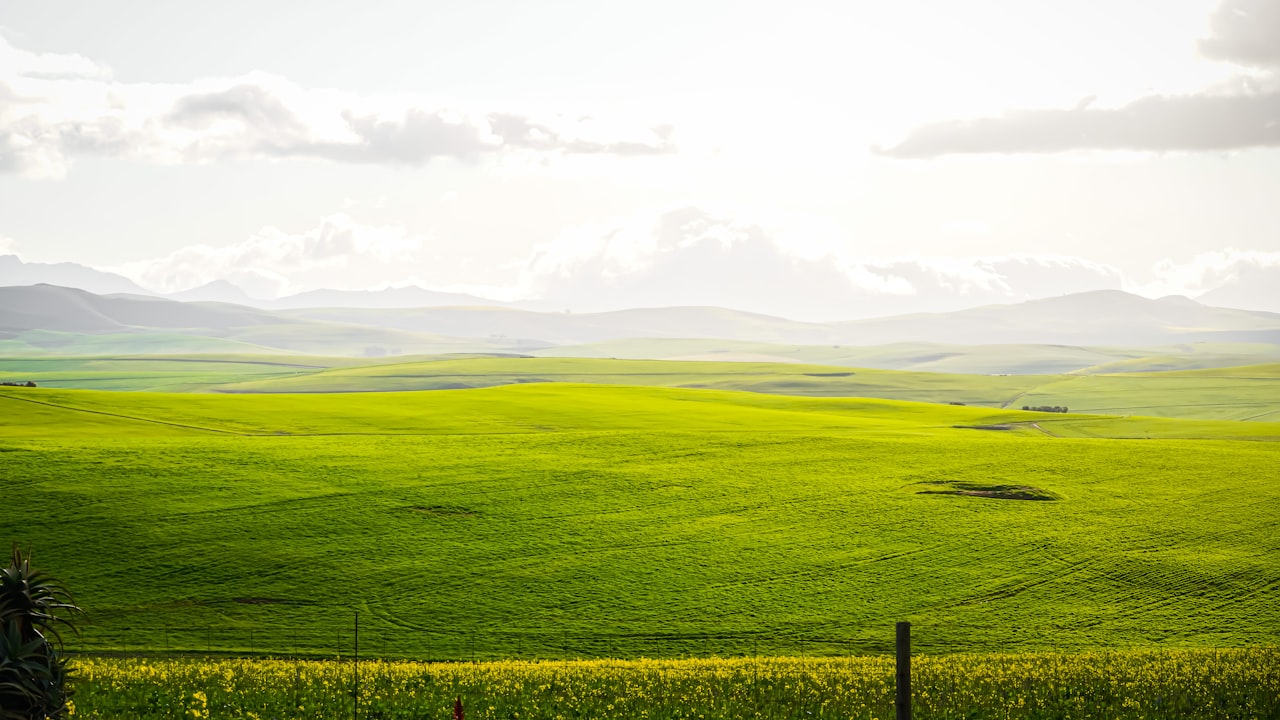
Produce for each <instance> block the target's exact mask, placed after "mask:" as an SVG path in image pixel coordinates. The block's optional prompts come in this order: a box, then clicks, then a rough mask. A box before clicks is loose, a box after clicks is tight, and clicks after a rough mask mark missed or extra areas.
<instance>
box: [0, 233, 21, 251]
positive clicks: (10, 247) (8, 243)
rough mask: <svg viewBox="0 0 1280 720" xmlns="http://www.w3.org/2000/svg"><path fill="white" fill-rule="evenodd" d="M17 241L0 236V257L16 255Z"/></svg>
mask: <svg viewBox="0 0 1280 720" xmlns="http://www.w3.org/2000/svg"><path fill="white" fill-rule="evenodd" d="M17 254H18V241H17V240H14V239H13V238H11V237H5V236H4V235H0V255H17Z"/></svg>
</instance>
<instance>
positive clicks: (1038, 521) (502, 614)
mask: <svg viewBox="0 0 1280 720" xmlns="http://www.w3.org/2000/svg"><path fill="white" fill-rule="evenodd" d="M0 407H2V408H3V409H2V410H0V453H2V456H3V464H0V472H3V477H4V483H5V490H6V510H7V511H6V513H4V514H3V515H2V516H0V536H3V537H4V538H5V539H6V540H12V541H14V542H19V543H21V544H23V545H24V546H26V545H28V544H30V545H33V546H34V547H36V548H37V549H38V550H37V552H38V557H39V558H40V559H41V560H42V562H43V566H44V567H45V568H46V569H48V570H50V571H52V572H54V573H55V574H56V575H58V576H59V577H61V578H63V579H65V581H66V582H67V583H68V584H69V585H70V586H71V587H72V588H73V589H74V590H75V592H76V597H77V600H78V601H79V602H80V604H81V605H83V606H85V607H86V608H88V609H89V611H90V613H91V618H92V623H91V624H90V625H89V626H88V628H87V631H86V633H85V635H84V637H83V638H81V639H79V640H76V641H75V642H76V646H77V647H82V648H88V649H94V648H96V649H100V650H102V649H116V650H120V649H123V648H124V647H128V648H131V649H133V650H135V651H136V650H137V649H139V648H142V649H147V648H150V649H164V648H169V649H178V650H183V649H185V650H192V651H197V652H205V651H206V649H213V650H214V651H215V652H217V651H219V650H224V651H233V652H245V651H247V650H248V649H250V648H253V649H254V650H255V651H256V652H260V653H261V652H266V653H271V652H273V651H275V652H291V651H295V650H296V651H300V652H304V653H311V654H316V655H323V654H332V652H333V648H334V647H339V646H340V643H341V640H340V639H339V638H338V637H337V636H336V633H337V632H338V630H337V628H345V627H347V626H348V624H349V620H350V618H351V614H352V612H354V611H359V612H360V618H361V633H362V643H364V644H365V647H366V648H367V649H368V651H369V652H372V653H375V654H376V653H377V652H378V650H376V648H379V647H381V649H382V650H381V651H382V652H389V653H392V654H408V655H413V656H417V657H423V656H427V657H433V658H469V657H493V656H512V655H522V656H525V657H544V658H545V657H561V654H562V653H566V652H572V653H573V654H575V655H586V656H596V657H599V656H606V657H607V656H615V657H616V656H619V655H621V656H647V657H654V656H671V655H682V654H688V653H691V652H692V653H698V654H710V653H714V654H721V655H723V654H737V653H742V652H757V653H764V654H774V653H800V654H813V653H818V654H829V653H835V654H845V653H848V652H851V651H863V652H865V651H877V650H881V649H883V648H884V646H885V642H886V641H885V636H886V632H887V630H888V629H890V628H892V624H893V622H894V621H896V620H902V619H907V620H910V621H911V622H912V623H913V626H914V629H913V635H914V643H915V645H916V646H917V647H918V648H919V649H920V651H922V652H930V653H937V652H959V651H1000V652H1010V651H1026V650H1045V649H1052V650H1056V651H1061V650H1075V649H1084V648H1101V647H1127V646H1174V647H1188V646H1190V647H1224V646H1240V645H1254V644H1264V645H1265V644H1275V643H1276V642H1277V641H1280V636H1277V631H1276V628H1280V615H1277V612H1278V610H1277V606H1276V604H1275V603H1274V602H1272V601H1271V598H1272V595H1273V594H1274V593H1273V591H1274V588H1275V578H1276V577H1277V574H1278V573H1280V564H1278V563H1280V556H1278V555H1277V551H1276V548H1275V542H1274V540H1275V538H1274V520H1273V519H1274V517H1275V516H1276V513H1277V512H1280V494H1278V493H1280V491H1278V490H1277V486H1276V484H1275V483H1274V481H1273V480H1274V477H1273V475H1274V474H1273V473H1272V472H1271V468H1274V467H1276V466H1277V464H1280V443H1277V442H1274V440H1275V439H1276V438H1277V437H1280V424H1276V423H1238V422H1223V421H1219V422H1214V421H1186V420H1182V421H1179V420H1163V421H1154V420H1147V419H1139V418H1134V419H1130V420H1125V419H1117V418H1111V417H1100V416H1078V417H1073V416H1068V417H1050V416H1046V415H1045V414H1042V413H1024V412H1020V411H1013V410H998V409H990V408H972V407H948V406H938V405H923V404H915V403H903V402H896V401H885V400H858V399H840V398H796V397H783V396H771V395H762V394H754V393H734V392H717V391H707V390H701V391H694V390H682V389H673V388H641V387H626V386H613V387H609V386H599V385H574V384H536V385H529V384H525V385H514V386H506V387H496V388H488V389H481V390H459V391H442V392H432V393H361V394H355V395H351V394H321V395H213V394H196V395H192V394H185V395H168V394H157V393H105V392H92V391H71V390H44V389H34V390H32V389H26V388H2V389H0ZM1073 431H1074V433H1075V434H1076V435H1078V436H1080V437H1066V436H1067V435H1069V434H1072V432H1073ZM1088 435H1094V436H1098V437H1092V438H1091V437H1086V436H1088ZM1147 436H1150V437H1153V438H1159V437H1164V438H1168V439H1145V438H1146V437H1147ZM1124 437H1134V438H1144V439H1117V438H1124ZM1187 437H1208V438H1214V439H1212V440H1190V439H1176V438H1187ZM1242 437H1256V438H1259V439H1267V440H1271V441H1270V442H1250V441H1246V440H1241V439H1233V438H1242ZM1099 438H1101V439H1099ZM1019 498H1023V499H1019ZM102 548H110V551H111V554H112V556H113V557H116V558H121V559H122V560H121V561H118V562H116V561H113V562H104V561H103V556H102ZM126 559H127V561H126Z"/></svg>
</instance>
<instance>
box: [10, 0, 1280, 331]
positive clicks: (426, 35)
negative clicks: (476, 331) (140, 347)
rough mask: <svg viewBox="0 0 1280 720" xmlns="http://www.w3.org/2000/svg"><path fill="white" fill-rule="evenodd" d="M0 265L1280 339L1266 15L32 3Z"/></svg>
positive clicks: (909, 8)
mask: <svg viewBox="0 0 1280 720" xmlns="http://www.w3.org/2000/svg"><path fill="white" fill-rule="evenodd" d="M5 253H8V254H16V255H17V256H19V257H20V258H21V259H22V260H23V261H24V262H29V263H30V262H40V263H47V262H75V263H80V264H84V265H89V266H92V267H95V268H99V269H103V270H108V271H112V272H117V273H121V274H123V275H125V276H127V277H129V278H131V279H133V280H135V281H136V282H138V283H139V284H140V285H142V286H143V287H145V288H147V289H149V290H152V291H156V292H177V291H182V290H186V289H190V288H193V287H197V286H199V285H202V284H204V283H207V282H211V281H214V280H226V281H230V282H232V283H235V284H236V285H238V286H239V287H241V288H242V289H244V290H245V291H246V292H248V293H249V294H250V295H253V296H256V297H262V298H272V297H277V296H281V295H287V294H291V293H295V292H300V291H305V290H312V289H317V288H326V287H327V288H337V289H368V288H374V289H376V288H384V287H391V286H395V287H399V286H405V285H418V286H422V287H426V288H430V289H436V290H447V291H454V292H469V293H472V294H476V295H480V296H482V297H487V298H493V299H496V300H504V301H535V302H537V303H541V304H542V305H544V306H546V307H548V308H556V309H561V308H563V309H572V310H574V311H575V312H576V311H591V310H605V309H615V308H621V307H638V306H664V305H719V306H726V307H734V308H737V309H743V310H750V311H756V312H766V313H770V314H778V315H784V316H788V317H793V318H797V319H807V320H839V319H852V318H857V317H867V316H872V315H883V314H890V313H893V312H913V311H923V310H928V311H936V310H945V309H953V308H960V307H969V306H974V305H981V304H988V303H992V302H1017V301H1020V300H1025V299H1030V298H1035V297H1049V296H1055V295H1061V294H1064V293H1069V292H1078V291H1086V290H1094V289H1104V288H1118V289H1124V290H1128V291H1130V292H1136V293H1139V294H1143V295H1146V296H1148V297H1153V298H1154V297H1161V296H1164V295H1169V294H1181V295H1188V296H1193V297H1194V296H1202V295H1203V296H1204V297H1205V298H1216V299H1217V300H1219V301H1220V302H1222V303H1223V304H1230V303H1233V304H1236V305H1240V306H1254V307H1259V308H1262V307H1266V308H1269V309H1274V310H1277V311H1280V291H1278V290H1272V289H1271V288H1274V287H1280V0H1209V1H1200V0H1106V1H1099V0H1082V1H1079V2H1069V3H1068V2H1057V3H1027V2H1019V1H1017V0H970V1H968V2H963V3H957V2H949V1H946V0H928V1H926V0H899V1H898V2H892V3H890V2H870V1H861V0H859V1H857V2H805V1H803V0H798V1H793V2H788V3H785V4H784V3H778V2H773V3H762V2H748V1H741V0H740V1H738V2H720V1H718V0H702V1H700V2H698V3H687V2H667V1H665V0H648V1H646V2H643V3H639V2H634V3H622V2H618V3H600V2H570V1H566V0H546V1H544V2H539V3H523V2H503V1H498V0H475V1H473V2H468V3H456V2H448V3H446V2H410V1H408V0H405V1H389V0H370V1H368V2H365V3H361V4H360V5H359V6H358V7H357V6H355V5H352V4H350V3H333V2H318V1H311V2H301V1H297V2H295V1H291V0H289V1H286V0H277V1H275V2H271V3H259V2H248V1H242V0H225V1H224V2H220V3H193V2H160V1H158V0H147V1H141V0H123V1H121V2H114V3H84V2H68V1H67V0H42V1H41V2H35V1H33V0H15V1H14V2H7V3H4V4H3V5H0V254H5ZM0 281H3V278H0Z"/></svg>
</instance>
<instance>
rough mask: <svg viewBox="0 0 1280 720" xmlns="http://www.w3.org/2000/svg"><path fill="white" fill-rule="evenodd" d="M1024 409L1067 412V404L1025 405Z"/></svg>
mask: <svg viewBox="0 0 1280 720" xmlns="http://www.w3.org/2000/svg"><path fill="white" fill-rule="evenodd" d="M1022 409H1023V410H1030V411H1031V412H1059V413H1064V412H1067V406H1066V405H1023V406H1022Z"/></svg>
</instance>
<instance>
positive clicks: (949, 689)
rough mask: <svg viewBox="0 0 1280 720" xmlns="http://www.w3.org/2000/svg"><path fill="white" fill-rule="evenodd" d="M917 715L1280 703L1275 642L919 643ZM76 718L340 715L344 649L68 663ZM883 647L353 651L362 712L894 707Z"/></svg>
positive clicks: (347, 712)
mask: <svg viewBox="0 0 1280 720" xmlns="http://www.w3.org/2000/svg"><path fill="white" fill-rule="evenodd" d="M912 670H913V688H914V705H915V717H916V718H922V719H923V718H1000V719H1005V718H1010V719H1012V718H1143V719H1155V718H1212V719H1213V720H1225V719H1227V718H1268V717H1271V718H1274V717H1280V650H1278V649H1276V648H1251V649H1239V650H1172V651H1135V652H1098V653H1084V654H1045V653H1040V654H1027V655H946V656H937V657H929V656H922V657H917V658H913V661H912ZM75 672H76V682H75V687H76V695H75V699H74V703H75V704H74V710H73V717H74V718H169V719H172V720H177V719H178V718H188V719H190V720H200V719H208V720H216V719H217V718H258V719H260V720H267V719H268V718H278V719H283V718H315V719H320V718H324V719H326V720H328V719H331V718H349V717H352V713H353V710H354V705H355V702H356V700H357V698H356V697H355V696H354V693H353V690H354V689H355V687H356V667H355V666H354V665H353V664H352V663H351V662H349V661H342V662H338V661H295V660H146V659H97V658H85V659H80V660H78V661H77V662H76V663H75ZM893 695H894V687H893V660H892V658H887V657H842V658H795V657H782V658H711V659H684V660H582V661H569V662H526V661H502V662H486V663H416V662H381V661H372V662H361V663H360V665H359V697H358V700H359V718H362V719H364V718H367V719H369V720H373V719H375V718H386V719H391V718H401V719H405V720H408V719H415V720H416V719H418V718H440V719H442V720H447V719H449V718H452V717H453V705H454V701H455V699H457V698H461V700H462V703H463V705H464V708H465V713H466V717H467V718H468V719H469V720H488V719H492V718H512V719H524V718H530V719H532V718H548V719H555V720H561V719H566V720H567V719H568V718H690V719H696V720H712V719H716V718H880V719H884V718H891V717H893V713H894V707H893Z"/></svg>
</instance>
